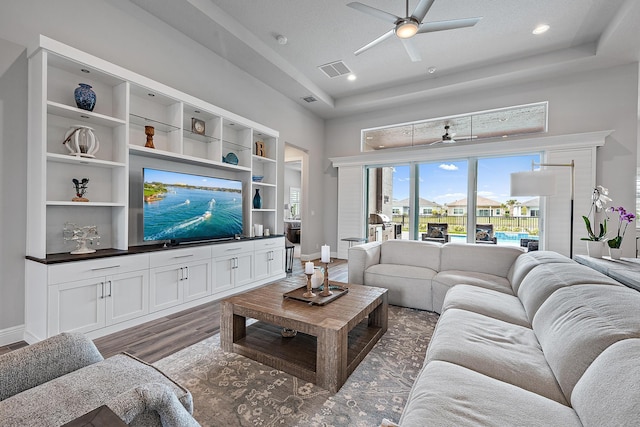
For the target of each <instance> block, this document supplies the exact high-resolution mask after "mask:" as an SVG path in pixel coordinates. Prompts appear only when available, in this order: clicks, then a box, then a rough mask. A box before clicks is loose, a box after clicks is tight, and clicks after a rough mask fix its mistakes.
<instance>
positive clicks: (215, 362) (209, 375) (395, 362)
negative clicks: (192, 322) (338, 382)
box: [154, 306, 438, 427]
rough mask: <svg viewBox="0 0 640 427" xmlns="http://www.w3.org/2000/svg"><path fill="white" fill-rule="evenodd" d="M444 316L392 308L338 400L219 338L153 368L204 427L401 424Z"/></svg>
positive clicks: (188, 349) (215, 337)
mask: <svg viewBox="0 0 640 427" xmlns="http://www.w3.org/2000/svg"><path fill="white" fill-rule="evenodd" d="M437 320H438V315H437V314H435V313H430V312H426V311H419V310H412V309H408V308H400V307H395V306H390V307H389V329H388V331H387V333H386V334H385V335H384V336H383V337H382V338H381V339H380V341H379V342H378V343H377V344H376V345H375V347H374V348H373V349H372V350H371V352H370V353H369V354H368V355H367V357H366V358H365V359H364V360H363V361H362V362H361V363H360V365H359V366H358V367H357V368H356V370H355V371H354V372H353V373H352V374H351V376H350V377H349V379H348V380H347V382H346V383H345V384H344V385H343V386H342V388H341V389H340V390H339V391H338V393H336V394H331V393H330V392H329V391H327V390H325V389H323V388H320V387H318V386H316V385H314V384H311V383H307V382H305V381H303V380H301V379H298V378H296V377H294V376H292V375H289V374H287V373H285V372H282V371H279V370H277V369H273V368H270V367H268V366H266V365H263V364H261V363H258V362H255V361H253V360H251V359H248V358H246V357H244V356H240V355H237V354H234V353H226V352H224V351H222V350H221V349H220V335H215V336H213V337H211V338H209V339H207V340H204V341H202V342H200V343H198V344H195V345H193V346H191V347H189V348H186V349H184V350H182V351H180V352H178V353H175V354H173V355H171V356H169V357H166V358H164V359H162V360H159V361H158V362H156V363H155V364H154V365H155V366H157V367H158V368H160V369H161V370H162V371H163V372H165V373H166V374H167V375H169V376H171V377H172V378H174V379H175V380H177V381H178V382H180V383H181V384H183V385H184V386H185V387H187V388H188V389H189V391H191V393H192V394H193V399H194V407H195V410H194V416H195V418H196V419H197V420H198V421H199V422H200V423H201V424H202V425H203V426H243V427H245V426H322V427H330V426H335V427H339V426H363V427H364V426H367V427H370V426H378V425H380V423H381V422H382V420H383V419H384V418H386V419H388V420H391V421H394V422H397V421H398V420H399V418H400V414H401V412H402V409H403V408H404V405H405V403H406V399H407V397H408V395H409V390H410V389H411V385H412V384H413V382H414V380H415V378H416V375H417V374H418V372H419V371H420V368H421V367H422V362H423V361H424V357H425V353H426V350H427V345H428V344H429V339H430V338H431V335H432V334H433V329H434V327H435V325H436V322H437Z"/></svg>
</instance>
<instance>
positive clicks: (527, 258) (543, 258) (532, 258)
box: [507, 251, 575, 294]
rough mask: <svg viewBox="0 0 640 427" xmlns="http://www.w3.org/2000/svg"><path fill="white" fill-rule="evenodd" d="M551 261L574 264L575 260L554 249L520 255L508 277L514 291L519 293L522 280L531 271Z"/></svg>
mask: <svg viewBox="0 0 640 427" xmlns="http://www.w3.org/2000/svg"><path fill="white" fill-rule="evenodd" d="M549 263H567V264H574V263H575V261H573V260H571V259H570V258H567V257H566V256H564V255H560V254H559V253H557V252H552V251H533V252H527V253H524V254H522V255H520V256H519V257H518V259H516V261H515V262H514V263H513V266H512V267H511V270H509V274H508V275H507V278H508V279H509V282H511V287H512V288H513V293H514V294H517V293H518V288H519V287H520V284H521V283H522V280H523V279H524V278H525V277H526V276H527V274H529V272H530V271H531V270H532V269H533V268H535V267H537V266H539V265H541V264H549Z"/></svg>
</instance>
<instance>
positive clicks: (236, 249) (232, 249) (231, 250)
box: [226, 248, 242, 252]
mask: <svg viewBox="0 0 640 427" xmlns="http://www.w3.org/2000/svg"><path fill="white" fill-rule="evenodd" d="M241 249H242V248H231V249H227V250H226V252H233V251H239V250H241Z"/></svg>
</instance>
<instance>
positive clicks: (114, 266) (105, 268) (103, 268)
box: [91, 265, 120, 271]
mask: <svg viewBox="0 0 640 427" xmlns="http://www.w3.org/2000/svg"><path fill="white" fill-rule="evenodd" d="M118 267H120V265H110V266H109V267H97V268H92V269H91V271H99V270H108V269H110V268H118Z"/></svg>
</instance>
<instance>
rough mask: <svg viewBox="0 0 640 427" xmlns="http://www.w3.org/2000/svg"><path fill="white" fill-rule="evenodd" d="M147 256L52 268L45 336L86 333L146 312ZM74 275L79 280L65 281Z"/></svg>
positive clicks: (147, 296) (147, 289)
mask: <svg viewBox="0 0 640 427" xmlns="http://www.w3.org/2000/svg"><path fill="white" fill-rule="evenodd" d="M127 258H128V259H127ZM147 259H148V258H147V256H146V255H134V256H131V257H118V258H108V259H100V260H94V261H84V262H79V263H75V265H72V266H69V265H62V264H61V265H55V266H53V267H51V268H50V269H49V277H50V280H51V281H52V282H53V284H51V286H49V287H48V295H49V298H48V325H49V326H48V331H47V334H48V336H51V335H55V334H58V333H60V332H63V331H77V332H85V333H86V332H90V331H94V330H97V329H100V328H103V327H106V326H110V325H113V324H116V323H120V322H124V321H126V320H130V319H135V318H137V317H140V316H144V315H145V314H147V313H148V312H149V270H148V267H149V266H148V262H146V260H147ZM121 261H122V262H121ZM66 267H71V268H66ZM74 276H75V278H82V279H81V280H74V281H68V279H69V278H70V277H74Z"/></svg>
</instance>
